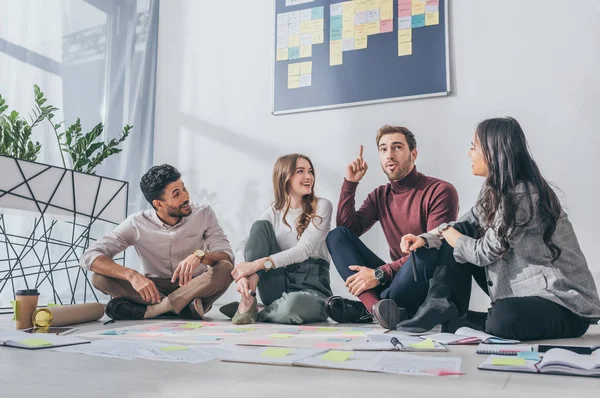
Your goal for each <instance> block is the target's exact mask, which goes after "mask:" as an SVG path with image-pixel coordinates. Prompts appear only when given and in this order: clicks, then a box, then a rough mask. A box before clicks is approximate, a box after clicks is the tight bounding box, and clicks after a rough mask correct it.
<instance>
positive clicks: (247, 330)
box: [235, 327, 256, 332]
mask: <svg viewBox="0 0 600 398" xmlns="http://www.w3.org/2000/svg"><path fill="white" fill-rule="evenodd" d="M235 330H239V331H241V332H251V331H253V330H256V328H249V327H239V328H235Z"/></svg>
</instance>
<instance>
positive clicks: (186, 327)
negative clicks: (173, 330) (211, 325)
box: [181, 323, 202, 329]
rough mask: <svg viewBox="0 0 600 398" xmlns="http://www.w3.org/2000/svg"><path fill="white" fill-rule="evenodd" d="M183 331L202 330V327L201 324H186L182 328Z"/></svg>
mask: <svg viewBox="0 0 600 398" xmlns="http://www.w3.org/2000/svg"><path fill="white" fill-rule="evenodd" d="M181 327H182V328H183V329H198V328H201V327H202V325H201V324H200V323H186V324H185V325H182V326H181Z"/></svg>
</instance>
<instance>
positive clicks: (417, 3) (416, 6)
mask: <svg viewBox="0 0 600 398" xmlns="http://www.w3.org/2000/svg"><path fill="white" fill-rule="evenodd" d="M411 11H412V15H419V14H425V2H424V1H421V0H413V2H412V10H411Z"/></svg>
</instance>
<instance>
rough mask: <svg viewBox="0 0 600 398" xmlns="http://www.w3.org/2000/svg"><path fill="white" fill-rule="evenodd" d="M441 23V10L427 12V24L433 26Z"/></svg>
mask: <svg viewBox="0 0 600 398" xmlns="http://www.w3.org/2000/svg"><path fill="white" fill-rule="evenodd" d="M439 24H440V13H439V12H428V13H426V14H425V26H433V25H439Z"/></svg>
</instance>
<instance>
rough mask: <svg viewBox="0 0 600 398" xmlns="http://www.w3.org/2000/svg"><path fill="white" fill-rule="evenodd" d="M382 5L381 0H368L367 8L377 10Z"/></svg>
mask: <svg viewBox="0 0 600 398" xmlns="http://www.w3.org/2000/svg"><path fill="white" fill-rule="evenodd" d="M380 6H381V0H367V10H376V9H378V8H379V7H380Z"/></svg>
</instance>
